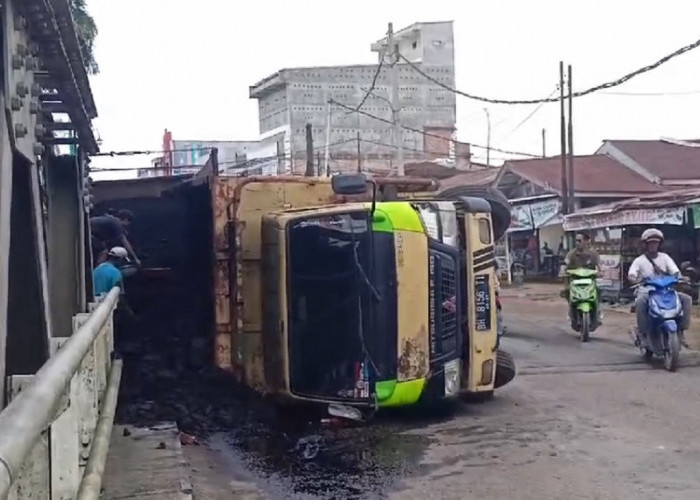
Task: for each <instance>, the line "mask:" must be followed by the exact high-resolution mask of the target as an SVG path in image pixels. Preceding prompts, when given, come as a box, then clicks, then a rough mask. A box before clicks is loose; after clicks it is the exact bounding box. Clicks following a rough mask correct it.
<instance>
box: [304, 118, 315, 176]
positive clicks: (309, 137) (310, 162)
mask: <svg viewBox="0 0 700 500" xmlns="http://www.w3.org/2000/svg"><path fill="white" fill-rule="evenodd" d="M304 175H305V176H306V177H313V176H314V136H313V132H312V129H311V124H310V123H307V124H306V173H305V174H304Z"/></svg>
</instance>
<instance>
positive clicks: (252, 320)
mask: <svg viewBox="0 0 700 500" xmlns="http://www.w3.org/2000/svg"><path fill="white" fill-rule="evenodd" d="M211 186H212V207H213V215H214V221H213V224H214V249H213V250H214V252H215V254H216V263H215V270H214V288H215V302H216V310H215V318H216V341H215V352H216V365H217V366H218V367H220V368H223V369H226V370H237V369H238V368H242V367H245V369H244V370H243V373H244V374H245V378H246V381H247V383H249V384H251V385H255V386H263V385H264V376H263V368H262V341H261V339H260V335H261V330H262V302H261V293H260V284H261V279H262V276H261V272H260V248H261V221H262V216H263V215H264V214H266V213H269V212H272V211H275V210H284V209H288V208H298V207H306V206H318V205H327V204H329V203H336V202H338V200H337V197H335V196H334V195H333V191H332V189H331V186H330V180H329V179H313V178H303V177H250V178H235V177H218V178H212V179H211ZM231 219H233V222H234V224H233V225H231V226H229V222H230V220H231ZM231 228H234V229H231ZM230 230H235V232H236V234H235V235H231V234H229V231H230ZM232 236H233V237H232ZM232 242H235V248H232V247H233V246H234V245H233V244H232ZM231 266H233V267H234V268H232V267H231ZM239 334H240V335H242V336H243V335H245V338H243V337H241V341H239V342H237V340H236V339H237V338H238V335H239Z"/></svg>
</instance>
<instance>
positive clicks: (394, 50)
mask: <svg viewBox="0 0 700 500" xmlns="http://www.w3.org/2000/svg"><path fill="white" fill-rule="evenodd" d="M387 42H388V45H389V46H388V48H387V52H388V53H389V54H391V55H392V56H393V57H391V58H390V64H391V66H390V72H391V117H392V122H393V127H394V130H393V132H394V133H393V142H394V144H393V146H394V149H395V154H396V175H398V176H399V177H402V176H404V175H405V172H404V165H403V162H404V158H403V129H402V128H401V124H400V123H399V106H400V100H399V46H398V44H394V24H393V23H389V29H388V31H387ZM385 56H386V54H385Z"/></svg>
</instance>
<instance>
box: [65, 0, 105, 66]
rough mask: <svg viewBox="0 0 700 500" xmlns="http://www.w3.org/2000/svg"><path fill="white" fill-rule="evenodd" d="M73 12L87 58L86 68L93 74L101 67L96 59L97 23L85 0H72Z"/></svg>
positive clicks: (84, 54) (79, 38)
mask: <svg viewBox="0 0 700 500" xmlns="http://www.w3.org/2000/svg"><path fill="white" fill-rule="evenodd" d="M70 6H71V13H72V14H73V20H74V21H75V27H76V30H77V32H78V40H79V41H80V45H81V49H82V51H83V57H84V58H85V69H86V70H87V72H88V73H89V74H91V75H95V74H97V73H99V72H100V67H99V66H98V64H97V61H96V60H95V52H94V45H95V38H97V25H96V24H95V20H94V19H93V18H92V16H91V15H90V13H89V12H88V10H87V5H86V4H85V0H70Z"/></svg>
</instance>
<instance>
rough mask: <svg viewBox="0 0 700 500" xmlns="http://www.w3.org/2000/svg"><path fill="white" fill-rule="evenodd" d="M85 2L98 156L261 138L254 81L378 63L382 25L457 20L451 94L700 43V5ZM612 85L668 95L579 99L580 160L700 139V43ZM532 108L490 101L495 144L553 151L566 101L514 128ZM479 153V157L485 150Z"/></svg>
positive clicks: (463, 116) (519, 92)
mask: <svg viewBox="0 0 700 500" xmlns="http://www.w3.org/2000/svg"><path fill="white" fill-rule="evenodd" d="M341 6H342V7H341ZM88 7H89V9H90V12H91V13H92V15H93V16H94V18H95V20H96V22H97V26H98V28H99V35H98V38H97V42H96V46H97V48H96V57H97V60H98V63H99V65H100V69H101V71H100V74H99V75H96V76H94V77H92V89H93V92H94V94H95V99H96V102H97V109H98V113H99V117H98V119H97V120H96V121H95V126H96V128H97V130H98V131H99V133H100V136H101V138H102V140H103V143H102V146H101V149H102V150H103V151H110V150H141V149H155V150H159V149H160V147H161V146H160V144H161V138H162V134H163V129H164V128H168V129H169V130H171V131H172V132H173V136H174V139H176V140H178V139H180V140H184V139H198V140H236V139H241V140H242V139H254V138H256V137H257V135H258V116H257V106H256V101H253V100H250V99H249V98H248V87H249V85H251V84H253V83H255V82H257V81H258V80H260V79H262V78H264V77H265V76H267V75H269V74H271V73H273V72H275V71H276V70H278V69H281V68H284V67H292V66H314V65H338V64H358V63H373V62H375V61H376V54H374V53H372V52H371V51H370V48H369V46H370V43H371V42H373V41H375V40H377V39H379V38H381V37H382V36H383V35H384V33H385V32H386V27H387V23H388V22H389V21H392V22H393V23H394V27H395V29H400V28H402V27H404V26H406V25H409V24H411V23H413V22H416V21H443V20H454V22H455V23H454V30H455V54H456V72H457V87H458V88H459V89H461V90H464V91H467V92H469V93H473V94H478V95H483V96H487V97H496V98H506V99H526V98H541V97H547V96H548V95H549V94H551V93H552V92H553V91H554V90H555V86H556V84H557V82H558V78H559V75H558V71H559V68H558V64H559V61H560V60H564V61H565V62H566V63H569V64H572V65H573V67H574V71H573V73H574V79H573V82H574V89H575V90H581V89H584V88H587V87H590V86H592V85H595V84H598V83H601V82H604V81H608V80H614V79H616V78H618V77H619V76H622V75H623V74H625V73H628V72H629V71H632V70H634V69H637V68H638V67H641V66H645V65H647V64H649V63H651V62H654V61H656V60H657V59H659V58H660V57H662V56H664V55H666V54H667V53H670V52H673V51H674V50H676V49H678V48H680V47H681V46H684V45H687V44H689V43H692V42H694V41H695V40H697V39H698V38H700V23H699V22H698V19H700V2H698V1H696V0H669V1H666V2H658V1H651V0H607V1H598V0H567V1H561V0H528V1H522V0H488V1H487V0H481V1H474V0H472V1H470V2H466V1H457V0H453V1H448V0H430V1H426V0H421V1H419V0H382V1H377V0H372V1H370V0H354V1H352V2H340V1H330V0H305V1H301V0H264V1H255V2H251V1H247V0H239V1H231V0H197V1H191V0H188V1H185V0H118V1H114V0H88ZM613 91H615V92H624V93H653V94H663V93H666V94H667V95H653V96H640V95H611V94H603V93H600V94H597V95H593V96H589V97H582V98H580V99H578V100H576V101H575V102H574V123H575V139H574V146H575V151H576V153H577V154H585V153H592V152H594V151H595V149H596V148H597V147H598V146H599V144H600V142H601V141H602V140H603V139H609V138H618V139H622V138H625V139H656V138H659V137H667V136H668V137H674V138H683V139H692V138H698V137H700V132H699V131H698V124H699V121H698V116H699V115H700V49H696V50H695V51H693V52H690V53H687V54H685V55H682V56H680V57H678V58H677V59H675V60H673V61H671V62H669V63H667V64H665V65H663V66H662V67H660V68H659V69H657V70H655V71H653V72H650V73H648V74H646V75H642V76H640V77H638V78H636V79H634V80H632V81H630V82H629V83H626V84H624V85H622V86H620V87H617V88H616V89H613ZM483 107H484V106H483V104H481V103H479V102H475V101H472V100H469V99H466V98H462V97H458V99H457V129H458V132H457V135H458V139H459V140H461V141H465V142H472V143H476V144H486V133H487V127H486V117H485V113H484V111H483ZM535 108H536V106H504V105H490V106H489V111H490V114H491V122H492V132H491V144H492V146H494V147H498V148H503V149H509V150H517V151H525V152H532V153H535V154H539V153H540V152H541V151H542V142H541V130H542V129H543V128H545V129H547V153H548V154H557V153H558V152H559V136H558V133H559V131H558V127H559V110H558V104H547V105H545V106H543V107H542V108H541V109H539V110H538V111H537V112H536V113H535V114H534V115H533V116H532V117H531V118H530V119H529V120H528V121H526V122H525V123H524V124H522V125H521V126H520V127H519V128H517V130H516V126H517V125H518V124H519V123H520V122H522V121H523V120H524V119H525V118H526V117H527V116H528V115H529V114H530V113H531V112H532V111H533V110H534V109H535ZM473 153H475V154H476V157H475V160H476V161H483V151H482V150H478V149H473ZM492 157H494V158H495V159H502V158H503V155H501V154H499V153H494V154H493V155H492ZM150 158H151V157H147V156H134V157H129V158H120V159H112V158H97V159H95V160H94V161H93V166H96V167H127V166H140V167H143V166H148V165H149V164H150ZM132 175H133V174H132ZM121 176H122V175H120V177H121ZM110 177H114V175H111V176H110ZM97 178H103V176H97Z"/></svg>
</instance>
